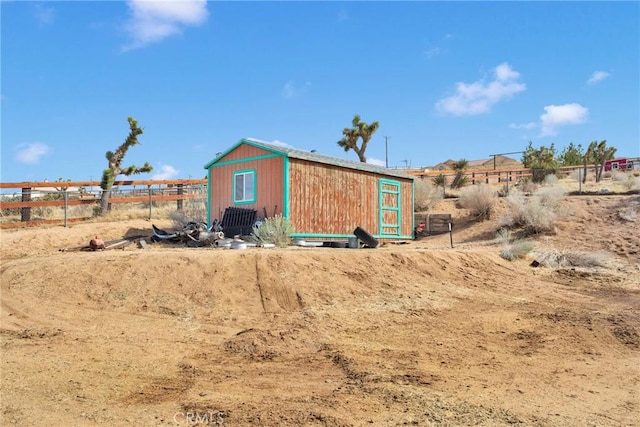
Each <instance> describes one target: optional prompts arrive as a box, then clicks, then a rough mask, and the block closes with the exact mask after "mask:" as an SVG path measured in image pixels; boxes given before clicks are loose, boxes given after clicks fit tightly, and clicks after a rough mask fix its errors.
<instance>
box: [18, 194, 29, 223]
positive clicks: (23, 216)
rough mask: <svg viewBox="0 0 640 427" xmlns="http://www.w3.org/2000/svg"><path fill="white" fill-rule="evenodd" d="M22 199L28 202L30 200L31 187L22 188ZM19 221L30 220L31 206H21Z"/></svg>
mask: <svg viewBox="0 0 640 427" xmlns="http://www.w3.org/2000/svg"><path fill="white" fill-rule="evenodd" d="M22 201H23V202H30V201H31V188H23V189H22ZM20 221H23V222H25V221H31V208H22V209H21V210H20Z"/></svg>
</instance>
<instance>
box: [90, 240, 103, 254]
mask: <svg viewBox="0 0 640 427" xmlns="http://www.w3.org/2000/svg"><path fill="white" fill-rule="evenodd" d="M89 247H90V248H91V249H93V250H94V251H95V250H96V249H104V240H102V239H100V238H99V237H98V236H96V238H95V239H91V241H90V242H89Z"/></svg>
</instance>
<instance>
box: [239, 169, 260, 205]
mask: <svg viewBox="0 0 640 427" xmlns="http://www.w3.org/2000/svg"><path fill="white" fill-rule="evenodd" d="M255 201H256V171H255V170H254V169H250V170H241V171H236V172H234V173H233V202H234V203H236V204H244V203H255Z"/></svg>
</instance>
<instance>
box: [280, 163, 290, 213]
mask: <svg viewBox="0 0 640 427" xmlns="http://www.w3.org/2000/svg"><path fill="white" fill-rule="evenodd" d="M282 164H283V167H282V169H283V170H282V177H283V180H284V194H283V195H282V198H283V201H282V204H283V205H284V206H283V207H282V216H283V217H285V218H289V197H290V195H291V185H290V183H289V167H290V164H289V156H284V161H283V162H282Z"/></svg>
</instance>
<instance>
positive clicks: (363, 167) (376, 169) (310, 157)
mask: <svg viewBox="0 0 640 427" xmlns="http://www.w3.org/2000/svg"><path fill="white" fill-rule="evenodd" d="M242 144H248V145H252V146H254V147H258V148H262V149H264V150H267V151H271V152H273V153H278V154H283V155H285V156H287V157H289V158H293V159H301V160H307V161H310V162H316V163H323V164H327V165H332V166H338V167H342V168H347V169H355V170H360V171H365V172H371V173H375V174H378V175H387V176H394V177H397V178H404V179H411V180H412V179H414V177H413V176H411V175H408V174H406V173H404V172H402V171H400V170H396V169H389V168H385V167H384V166H377V165H372V164H370V163H362V162H353V161H350V160H345V159H341V158H339V157H332V156H325V155H324V154H320V153H312V152H311V151H303V150H297V149H295V148H292V147H288V146H285V145H276V144H270V143H267V142H264V141H260V140H256V139H252V138H245V139H242V140H240V141H239V142H238V143H237V144H235V145H234V146H233V147H232V148H230V149H229V150H227V151H225V152H224V153H223V154H221V155H220V156H218V157H217V158H216V159H214V160H212V161H211V162H209V163H208V164H207V165H206V166H205V168H209V167H210V166H212V165H214V164H215V163H216V161H217V160H218V159H221V158H222V157H224V156H225V155H227V154H228V153H230V152H231V151H233V150H235V149H236V148H237V147H239V146H240V145H242Z"/></svg>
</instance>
